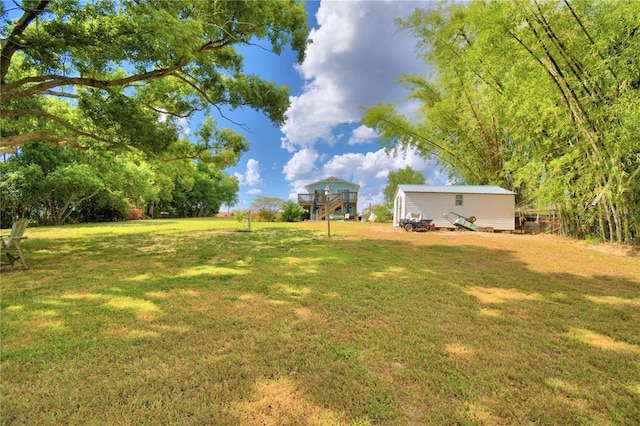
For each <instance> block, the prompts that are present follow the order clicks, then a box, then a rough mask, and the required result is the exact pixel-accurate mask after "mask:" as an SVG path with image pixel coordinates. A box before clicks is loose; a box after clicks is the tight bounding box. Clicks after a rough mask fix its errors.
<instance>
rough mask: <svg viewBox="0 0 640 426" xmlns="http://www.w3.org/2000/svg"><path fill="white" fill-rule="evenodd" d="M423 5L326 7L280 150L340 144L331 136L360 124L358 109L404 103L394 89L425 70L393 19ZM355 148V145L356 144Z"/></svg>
mask: <svg viewBox="0 0 640 426" xmlns="http://www.w3.org/2000/svg"><path fill="white" fill-rule="evenodd" d="M424 5H425V4H424V2H422V3H421V2H409V1H389V2H382V1H348V2H336V1H323V2H322V3H321V4H320V7H319V9H318V13H317V16H316V17H317V21H318V25H319V27H318V28H317V29H313V30H312V31H311V33H310V36H309V38H311V39H312V40H313V43H312V44H311V45H309V46H308V48H307V56H306V59H305V61H304V63H303V64H302V65H300V66H299V68H298V70H299V72H300V74H301V76H302V77H303V78H304V80H305V82H306V83H305V86H304V88H303V93H302V94H300V95H299V96H292V97H291V106H290V107H289V110H288V111H287V120H286V122H285V124H284V126H283V127H282V129H281V130H282V132H283V133H284V137H283V138H282V139H281V141H282V147H283V148H285V149H287V150H288V151H289V152H294V151H295V150H296V149H308V148H311V147H313V146H314V145H315V143H316V142H317V141H319V140H322V141H325V142H327V143H329V145H332V144H334V143H335V142H336V140H335V137H334V136H333V133H332V130H333V128H334V127H336V126H338V125H341V124H343V123H345V122H349V121H358V120H359V119H360V116H361V111H360V110H359V107H360V106H371V105H373V103H374V102H376V101H382V102H389V101H396V100H398V99H401V98H402V97H404V95H405V94H406V92H405V89H404V88H402V87H401V86H400V85H398V84H397V83H396V80H397V78H398V77H400V76H401V75H402V74H403V73H405V72H416V71H417V70H419V69H420V68H421V67H422V65H420V63H419V62H418V60H417V59H416V57H415V50H414V47H415V40H414V38H413V37H412V36H411V34H410V33H409V32H408V31H406V30H399V29H398V27H397V25H396V23H395V22H394V18H397V17H406V16H408V15H409V14H410V13H411V12H412V11H413V10H414V9H415V8H416V7H417V6H422V7H424ZM353 143H357V142H355V140H354V142H353Z"/></svg>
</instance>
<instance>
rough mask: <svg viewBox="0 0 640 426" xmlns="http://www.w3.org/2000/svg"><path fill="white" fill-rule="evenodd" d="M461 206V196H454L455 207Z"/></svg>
mask: <svg viewBox="0 0 640 426" xmlns="http://www.w3.org/2000/svg"><path fill="white" fill-rule="evenodd" d="M461 205H462V195H456V206H461Z"/></svg>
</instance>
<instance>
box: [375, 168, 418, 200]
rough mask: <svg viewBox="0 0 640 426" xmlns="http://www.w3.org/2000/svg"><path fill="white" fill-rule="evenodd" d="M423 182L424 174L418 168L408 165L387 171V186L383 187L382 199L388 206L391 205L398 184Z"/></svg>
mask: <svg viewBox="0 0 640 426" xmlns="http://www.w3.org/2000/svg"><path fill="white" fill-rule="evenodd" d="M424 183H425V178H424V175H423V174H422V172H421V171H420V170H414V169H412V168H411V167H410V166H407V167H405V168H403V169H399V170H396V171H391V172H389V176H388V183H387V186H385V187H384V201H385V203H386V204H387V206H388V207H393V196H394V195H395V193H396V189H397V188H398V185H400V184H417V185H421V184H424Z"/></svg>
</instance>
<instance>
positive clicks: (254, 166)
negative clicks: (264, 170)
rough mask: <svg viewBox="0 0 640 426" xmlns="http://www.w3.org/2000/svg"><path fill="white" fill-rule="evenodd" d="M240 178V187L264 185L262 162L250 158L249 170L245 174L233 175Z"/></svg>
mask: <svg viewBox="0 0 640 426" xmlns="http://www.w3.org/2000/svg"><path fill="white" fill-rule="evenodd" d="M233 175H234V176H235V177H237V178H238V182H240V185H248V186H255V185H260V184H261V183H262V177H261V176H260V162H259V161H258V160H254V159H253V158H250V159H249V160H248V161H247V168H246V171H245V172H244V173H238V172H235V173H234V174H233Z"/></svg>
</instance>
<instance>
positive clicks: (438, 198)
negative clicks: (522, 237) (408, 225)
mask: <svg viewBox="0 0 640 426" xmlns="http://www.w3.org/2000/svg"><path fill="white" fill-rule="evenodd" d="M515 196H516V193H515V192H512V191H509V190H507V189H504V188H500V187H499V186H488V185H448V186H433V185H405V184H401V185H398V188H397V189H396V193H395V196H394V202H393V224H394V226H399V224H400V221H401V220H402V219H406V218H407V217H410V216H411V217H414V218H416V217H421V218H422V219H433V222H432V223H433V224H435V226H436V228H455V225H454V224H452V223H451V222H450V221H449V220H447V219H446V218H445V217H444V216H443V215H446V216H448V217H449V218H450V219H453V220H455V219H458V217H464V218H470V217H472V216H473V217H475V218H476V221H475V225H476V226H477V227H478V228H492V229H494V230H496V231H512V230H514V229H515V214H514V213H515Z"/></svg>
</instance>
